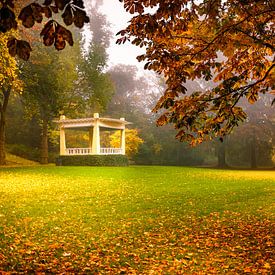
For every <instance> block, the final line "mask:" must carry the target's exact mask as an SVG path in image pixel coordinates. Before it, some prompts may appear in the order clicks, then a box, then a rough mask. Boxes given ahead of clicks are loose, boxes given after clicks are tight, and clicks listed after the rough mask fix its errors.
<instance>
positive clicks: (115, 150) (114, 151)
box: [100, 148, 122, 155]
mask: <svg viewBox="0 0 275 275" xmlns="http://www.w3.org/2000/svg"><path fill="white" fill-rule="evenodd" d="M100 154H101V155H119V154H122V149H121V148H100Z"/></svg>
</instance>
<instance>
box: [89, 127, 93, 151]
mask: <svg viewBox="0 0 275 275" xmlns="http://www.w3.org/2000/svg"><path fill="white" fill-rule="evenodd" d="M92 148H93V128H90V129H89V150H90V153H91V152H92Z"/></svg>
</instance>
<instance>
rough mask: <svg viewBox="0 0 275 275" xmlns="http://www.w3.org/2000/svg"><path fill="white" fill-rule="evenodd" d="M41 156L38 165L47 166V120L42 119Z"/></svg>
mask: <svg viewBox="0 0 275 275" xmlns="http://www.w3.org/2000/svg"><path fill="white" fill-rule="evenodd" d="M40 150H41V154H40V163H41V164H48V163H49V153H48V120H47V119H43V122H42V135H41V148H40Z"/></svg>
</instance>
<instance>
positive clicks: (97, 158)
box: [56, 155, 129, 166]
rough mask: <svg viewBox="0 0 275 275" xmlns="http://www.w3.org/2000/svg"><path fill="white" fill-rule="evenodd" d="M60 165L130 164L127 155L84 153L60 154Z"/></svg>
mask: <svg viewBox="0 0 275 275" xmlns="http://www.w3.org/2000/svg"><path fill="white" fill-rule="evenodd" d="M56 165H58V166H61V165H62V166H128V165H129V160H128V158H127V156H125V155H84V156H59V157H58V158H57V159H56Z"/></svg>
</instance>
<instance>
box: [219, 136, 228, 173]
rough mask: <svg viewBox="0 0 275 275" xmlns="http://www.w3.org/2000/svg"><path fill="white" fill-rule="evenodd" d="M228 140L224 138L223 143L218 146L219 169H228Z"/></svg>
mask: <svg viewBox="0 0 275 275" xmlns="http://www.w3.org/2000/svg"><path fill="white" fill-rule="evenodd" d="M225 148H226V138H224V140H223V142H220V143H219V145H218V167H219V168H226V167H228V165H227V163H226V152H225Z"/></svg>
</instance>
